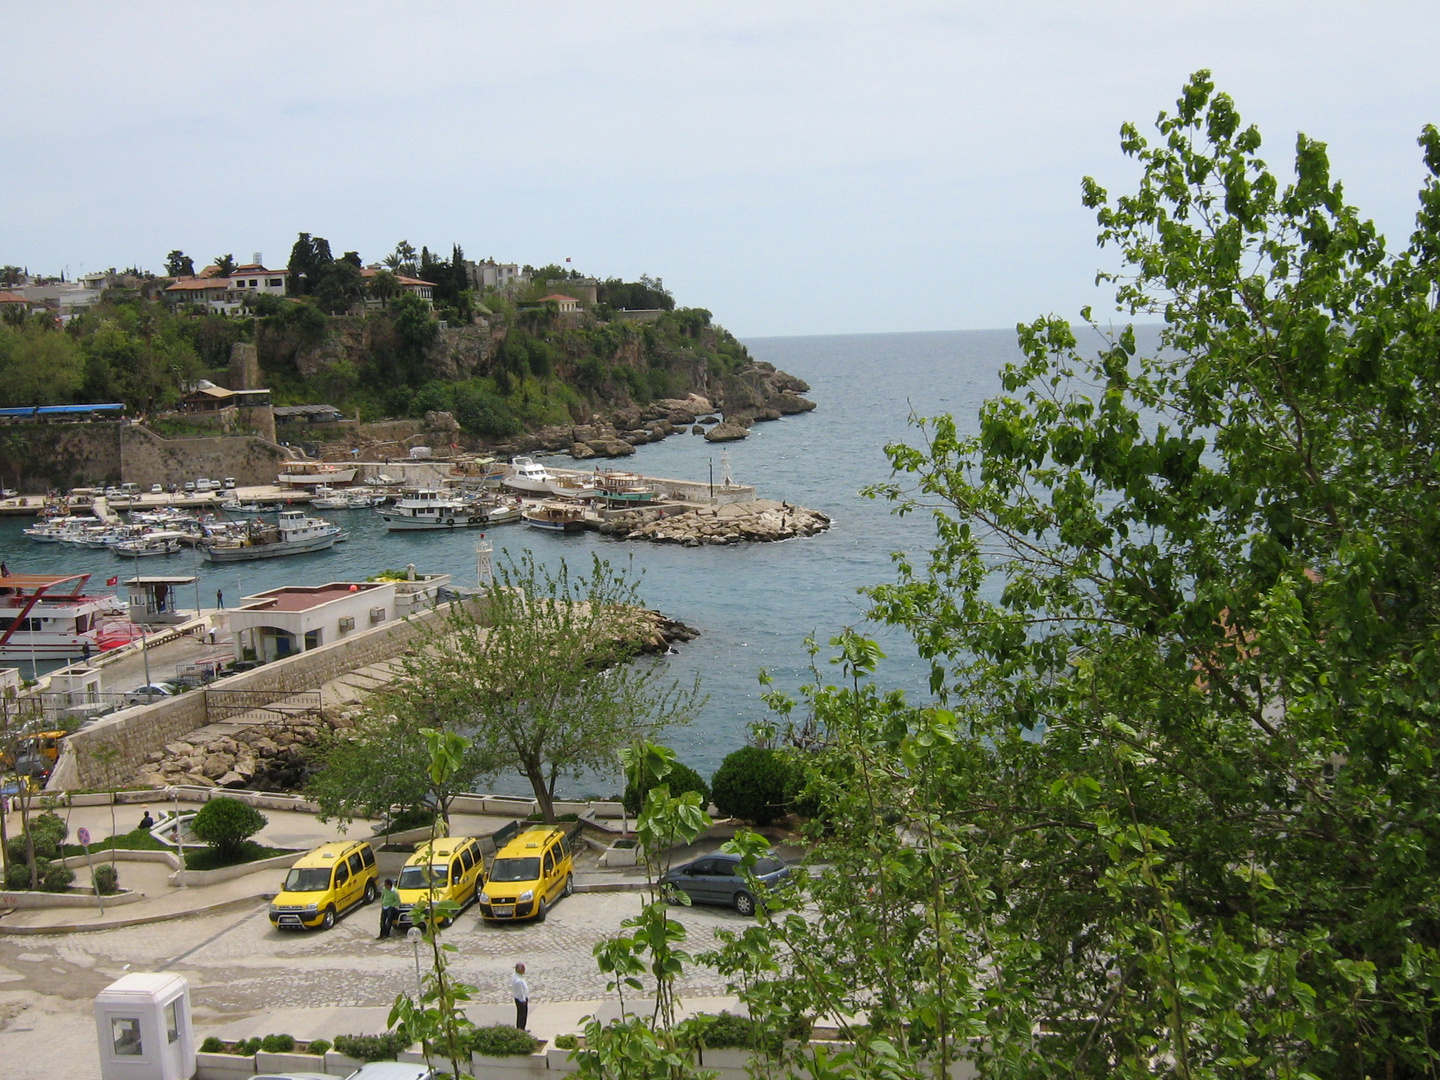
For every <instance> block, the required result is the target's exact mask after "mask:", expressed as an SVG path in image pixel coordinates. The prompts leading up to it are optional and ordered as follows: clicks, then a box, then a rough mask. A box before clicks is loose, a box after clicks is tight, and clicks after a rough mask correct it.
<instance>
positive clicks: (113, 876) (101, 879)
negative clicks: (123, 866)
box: [90, 862, 120, 896]
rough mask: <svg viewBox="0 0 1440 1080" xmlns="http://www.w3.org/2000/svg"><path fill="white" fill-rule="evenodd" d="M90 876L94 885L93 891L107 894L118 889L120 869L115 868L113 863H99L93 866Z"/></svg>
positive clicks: (102, 894)
mask: <svg viewBox="0 0 1440 1080" xmlns="http://www.w3.org/2000/svg"><path fill="white" fill-rule="evenodd" d="M90 877H91V880H92V882H93V883H94V885H95V891H96V892H98V893H99V894H100V895H101V896H109V895H111V894H112V893H117V892H119V891H120V871H118V870H116V869H115V866H114V864H113V863H108V862H107V863H101V864H100V865H99V866H97V867H95V870H94V872H93V873H92V874H91V875H90Z"/></svg>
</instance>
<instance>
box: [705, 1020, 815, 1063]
mask: <svg viewBox="0 0 1440 1080" xmlns="http://www.w3.org/2000/svg"><path fill="white" fill-rule="evenodd" d="M696 1019H698V1020H701V1021H702V1022H703V1026H702V1027H701V1028H700V1036H699V1042H700V1045H701V1046H705V1047H709V1048H710V1049H711V1050H725V1049H737V1050H764V1051H768V1052H770V1053H772V1054H775V1053H779V1051H780V1049H781V1045H782V1044H781V1037H780V1036H778V1035H769V1036H767V1035H766V1033H765V1028H764V1026H763V1025H762V1024H760V1023H759V1022H758V1021H755V1020H752V1019H751V1018H750V1017H748V1016H736V1015H735V1014H734V1013H730V1012H722V1013H720V1014H719V1015H718V1016H717V1015H713V1014H706V1013H701V1014H699V1015H698V1016H697V1017H696ZM810 1029H811V1023H810V1019H809V1017H806V1016H799V1015H796V1016H792V1017H790V1019H789V1020H787V1021H786V1023H785V1032H784V1036H783V1037H784V1038H786V1039H792V1040H794V1041H795V1042H805V1041H806V1040H808V1039H809V1038H810Z"/></svg>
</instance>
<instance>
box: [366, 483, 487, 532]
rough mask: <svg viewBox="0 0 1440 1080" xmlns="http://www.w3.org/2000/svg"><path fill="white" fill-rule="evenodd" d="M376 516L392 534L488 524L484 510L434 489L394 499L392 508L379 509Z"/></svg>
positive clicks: (466, 527) (422, 490) (481, 507)
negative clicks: (382, 520)
mask: <svg viewBox="0 0 1440 1080" xmlns="http://www.w3.org/2000/svg"><path fill="white" fill-rule="evenodd" d="M375 512H376V513H377V514H379V515H380V516H381V517H382V518H384V519H385V527H386V528H387V529H389V530H390V531H391V532H408V531H414V530H419V529H471V528H475V527H476V526H483V525H487V524H489V519H488V515H487V513H486V510H485V508H484V507H483V506H479V505H477V504H476V503H473V502H467V501H466V500H464V499H457V498H454V497H453V496H451V495H448V494H446V493H444V492H442V491H437V490H435V489H434V488H422V489H420V490H419V491H416V492H412V493H411V494H409V495H406V496H404V497H403V498H400V499H397V500H396V501H395V504H394V505H393V506H382V507H379V508H378V509H376V511H375Z"/></svg>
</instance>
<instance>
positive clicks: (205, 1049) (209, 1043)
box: [200, 1035, 225, 1054]
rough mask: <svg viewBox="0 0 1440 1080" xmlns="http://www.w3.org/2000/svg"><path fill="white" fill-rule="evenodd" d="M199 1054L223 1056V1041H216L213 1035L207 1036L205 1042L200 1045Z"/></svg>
mask: <svg viewBox="0 0 1440 1080" xmlns="http://www.w3.org/2000/svg"><path fill="white" fill-rule="evenodd" d="M200 1053H202V1054H223V1053H225V1043H224V1041H223V1040H221V1039H217V1038H216V1037H215V1036H214V1035H207V1036H206V1037H205V1041H204V1042H202V1043H201V1044H200Z"/></svg>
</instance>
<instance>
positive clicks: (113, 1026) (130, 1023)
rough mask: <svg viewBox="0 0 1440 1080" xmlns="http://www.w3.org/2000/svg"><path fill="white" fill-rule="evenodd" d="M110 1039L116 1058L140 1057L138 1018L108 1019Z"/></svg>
mask: <svg viewBox="0 0 1440 1080" xmlns="http://www.w3.org/2000/svg"><path fill="white" fill-rule="evenodd" d="M110 1038H111V1042H112V1044H113V1046H114V1048H115V1056H116V1057H139V1056H141V1053H142V1050H141V1046H140V1018H139V1017H138V1016H112V1017H111V1018H110Z"/></svg>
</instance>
